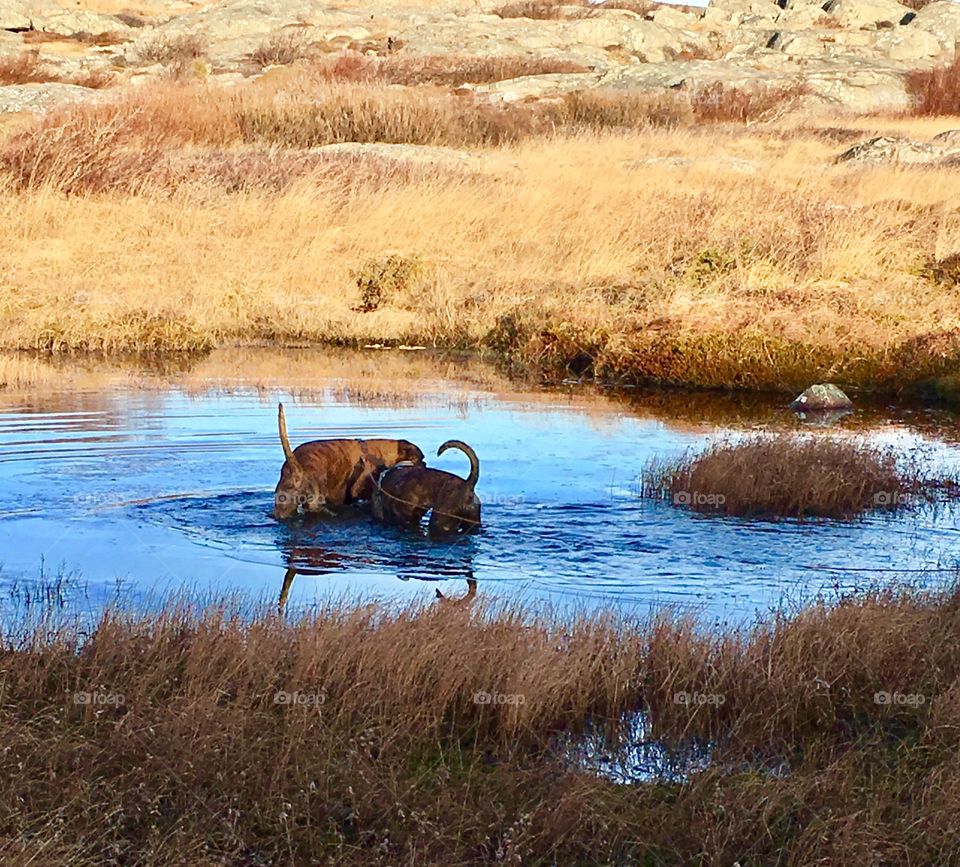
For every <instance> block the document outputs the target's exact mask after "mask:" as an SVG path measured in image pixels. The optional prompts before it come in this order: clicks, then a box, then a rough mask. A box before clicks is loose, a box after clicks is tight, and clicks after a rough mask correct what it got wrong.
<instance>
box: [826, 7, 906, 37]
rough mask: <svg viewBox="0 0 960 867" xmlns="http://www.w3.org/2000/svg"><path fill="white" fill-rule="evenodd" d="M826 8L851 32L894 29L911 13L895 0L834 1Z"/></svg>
mask: <svg viewBox="0 0 960 867" xmlns="http://www.w3.org/2000/svg"><path fill="white" fill-rule="evenodd" d="M827 8H828V9H829V10H830V14H831V15H832V16H833V17H834V18H835V19H836V20H837V23H838V24H839V25H840V26H841V27H845V28H850V29H851V30H860V29H868V30H877V29H878V28H880V27H896V26H897V25H898V24H899V23H900V22H901V21H902V20H903V18H904V16H905V15H908V14H909V13H910V12H911V10H910V9H909V8H908V7H906V6H903V5H901V4H900V3H897V2H896V0H835V2H833V3H830V4H829V5H828V6H827Z"/></svg>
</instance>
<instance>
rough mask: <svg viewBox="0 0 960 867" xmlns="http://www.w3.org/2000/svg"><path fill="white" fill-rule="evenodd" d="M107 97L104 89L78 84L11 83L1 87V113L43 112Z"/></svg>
mask: <svg viewBox="0 0 960 867" xmlns="http://www.w3.org/2000/svg"><path fill="white" fill-rule="evenodd" d="M106 98H107V97H106V95H105V94H104V92H103V91H100V90H91V89H90V88H89V87H78V86H77V85H76V84H60V83H57V82H49V83H47V84H11V85H8V86H7V87H0V114H6V113H14V112H20V111H29V112H32V113H33V114H42V113H43V112H45V111H48V110H49V109H51V108H54V107H56V106H60V105H68V104H70V103H75V102H84V101H102V100H104V99H106Z"/></svg>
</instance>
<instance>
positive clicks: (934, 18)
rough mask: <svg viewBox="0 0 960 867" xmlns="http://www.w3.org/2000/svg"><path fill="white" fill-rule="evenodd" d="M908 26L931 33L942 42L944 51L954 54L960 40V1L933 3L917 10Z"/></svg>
mask: <svg viewBox="0 0 960 867" xmlns="http://www.w3.org/2000/svg"><path fill="white" fill-rule="evenodd" d="M906 26H907V27H908V28H909V29H910V30H923V31H926V32H927V33H930V34H931V35H932V36H933V37H934V38H935V39H936V40H937V41H938V42H939V43H940V45H941V47H942V49H943V51H944V52H945V53H947V54H950V55H951V56H952V52H953V51H954V50H955V48H956V45H957V43H958V42H960V3H957V2H954V0H941V2H938V3H931V4H930V5H929V6H924V7H923V9H921V10H920V11H919V12H917V14H916V16H915V17H914V18H913V19H912V20H911V21H910V23H909V24H908V25H906Z"/></svg>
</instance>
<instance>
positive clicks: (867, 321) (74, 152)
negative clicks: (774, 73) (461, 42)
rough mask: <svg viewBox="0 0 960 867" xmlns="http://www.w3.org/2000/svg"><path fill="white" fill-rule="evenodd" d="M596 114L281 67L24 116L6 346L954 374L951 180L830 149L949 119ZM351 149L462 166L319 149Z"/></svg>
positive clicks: (15, 156) (661, 369) (823, 375)
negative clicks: (948, 262) (737, 119)
mask: <svg viewBox="0 0 960 867" xmlns="http://www.w3.org/2000/svg"><path fill="white" fill-rule="evenodd" d="M604 99H605V98H604V97H601V96H594V97H591V98H589V99H582V98H581V99H567V100H566V101H565V102H564V103H563V104H562V105H560V106H559V107H558V106H554V107H552V108H550V109H549V110H539V109H538V110H534V109H532V108H525V107H523V106H519V107H517V106H514V107H512V108H510V109H503V110H498V109H489V108H486V107H483V106H474V105H473V104H472V103H464V102H463V101H462V100H459V98H458V97H455V96H452V95H450V94H449V93H448V92H446V91H444V90H443V89H442V88H436V87H433V86H423V87H418V88H396V87H390V86H387V85H386V84H384V83H383V82H381V81H369V80H367V81H361V82H357V81H350V82H342V81H331V80H330V78H329V69H325V71H322V73H321V74H316V73H313V74H311V75H304V74H302V73H295V72H290V71H289V70H279V71H278V75H277V76H275V77H271V76H266V77H264V79H261V80H260V82H259V83H258V84H256V85H248V86H244V87H242V88H238V89H236V90H226V89H223V90H220V89H216V88H213V87H208V86H205V85H202V84H180V83H161V84H159V85H152V86H149V87H147V88H144V89H141V90H138V91H137V92H136V93H135V94H134V95H133V96H128V97H126V98H121V99H120V100H119V102H117V103H115V104H113V103H111V104H110V105H108V106H107V107H105V108H91V109H70V110H67V111H65V112H62V113H60V114H59V115H55V116H53V117H52V118H49V119H47V120H45V121H40V122H35V123H33V124H26V125H24V124H20V125H19V126H15V127H14V128H13V131H10V132H8V134H7V138H6V140H5V142H4V143H3V145H2V149H0V178H5V179H4V180H2V183H3V184H4V186H5V195H4V197H3V201H2V203H0V233H2V237H3V239H4V243H3V244H2V245H0V273H2V274H3V275H4V279H3V281H2V288H0V325H2V328H0V335H2V336H0V347H2V348H3V349H6V350H42V351H53V352H61V351H85V350H105V351H114V350H136V351H151V350H157V351H162V350H181V349H203V348H207V347H212V346H225V345H233V344H251V343H261V342H267V343H271V344H278V345H304V344H317V343H327V344H330V343H334V344H365V343H369V342H380V343H383V342H387V343H397V344H401V343H407V344H423V345H428V346H437V347H457V348H467V349H489V350H492V351H495V352H498V353H502V354H504V355H506V356H507V357H510V358H511V359H513V360H515V361H518V362H521V363H525V364H528V365H532V366H533V367H535V368H538V369H545V370H565V369H567V368H568V366H570V367H572V368H573V369H574V371H575V372H578V373H580V372H586V373H592V374H596V375H600V376H612V377H622V378H626V379H631V380H645V379H649V380H654V381H659V382H665V383H671V384H684V385H694V386H707V387H710V386H727V387H729V386H734V387H745V388H765V389H778V390H789V389H795V388H797V387H800V386H804V385H806V384H809V381H810V380H812V379H821V380H822V379H836V380H838V381H841V382H845V383H848V384H851V385H854V386H866V387H878V388H900V387H903V386H912V385H913V384H914V383H916V382H917V381H920V380H925V379H928V378H932V377H937V376H941V375H943V374H946V373H950V372H951V371H952V370H955V369H956V365H957V362H958V359H960V304H958V294H957V293H958V288H957V286H956V285H949V284H945V283H944V282H943V281H942V280H938V279H936V278H935V277H933V276H931V265H932V264H934V263H936V262H937V261H938V260H943V259H945V258H947V257H949V256H951V255H954V254H957V253H958V252H960V207H958V204H957V203H958V202H960V174H958V173H957V172H956V170H955V169H947V168H934V169H921V168H913V169H901V168H896V167H891V166H872V167H871V166H854V165H837V164H835V163H834V159H835V157H836V155H837V154H838V153H839V152H840V151H842V150H844V149H845V148H846V147H847V146H849V144H852V143H855V142H857V141H860V140H862V139H864V138H867V137H869V136H870V135H871V134H875V133H877V132H880V131H884V132H892V133H899V134H909V135H910V136H912V137H915V138H921V139H924V138H929V137H930V136H932V135H934V134H936V133H937V132H940V131H943V130H945V129H950V128H953V127H958V126H960V118H941V117H934V118H927V117H925V118H900V119H898V118H857V119H854V120H849V119H845V120H827V121H811V120H804V119H803V118H798V117H796V116H795V115H788V116H786V117H780V118H775V119H772V120H766V121H764V120H762V119H761V120H758V121H751V122H749V123H747V124H743V123H706V122H703V121H698V120H697V118H698V116H699V115H697V108H696V106H694V107H693V109H691V108H690V106H689V105H686V106H683V107H678V106H676V105H671V106H665V104H663V103H659V104H656V105H654V104H652V103H651V101H650V100H649V98H646V102H645V103H641V102H640V101H638V99H637V98H620V97H613V98H609V99H608V100H607V101H606V102H604ZM624 99H627V100H628V102H627V103H624V101H623V100H624ZM630 99H632V100H633V101H632V102H629V100H630ZM458 100H459V101H458ZM624 105H626V106H627V108H628V109H629V112H633V113H634V114H630V113H629V112H627V111H626V109H625V108H624ZM644 106H646V108H644ZM738 110H739V109H738ZM544 111H546V113H544ZM644 111H646V112H647V114H644V113H643V112H644ZM691 111H692V114H691ZM747 115H749V111H748V112H747ZM624 116H626V117H627V118H628V120H629V125H628V126H625V121H624V120H623V117H624ZM763 116H765V115H761V118H762V117H763ZM630 118H634V119H633V120H630ZM841 124H842V128H838V126H840V125H841ZM350 140H361V141H388V142H389V141H395V142H403V141H407V142H409V141H412V142H417V143H421V144H426V145H440V146H448V145H453V146H456V147H458V148H459V149H460V151H458V152H457V153H460V152H466V153H468V154H469V155H470V156H469V157H467V158H465V160H466V161H465V162H463V163H462V164H461V162H459V161H457V160H456V159H453V158H448V155H447V154H446V152H441V155H440V157H438V158H436V159H439V160H440V162H429V161H428V162H422V161H421V162H399V163H398V162H395V161H393V160H392V159H389V158H385V157H383V156H379V157H377V156H374V157H362V156H350V155H344V154H339V155H330V154H318V153H317V152H316V151H315V150H310V148H312V147H314V146H316V145H318V144H323V143H326V142H337V141H350ZM431 158H432V157H431ZM364 287H366V289H364ZM361 290H364V291H361ZM371 299H372V303H371Z"/></svg>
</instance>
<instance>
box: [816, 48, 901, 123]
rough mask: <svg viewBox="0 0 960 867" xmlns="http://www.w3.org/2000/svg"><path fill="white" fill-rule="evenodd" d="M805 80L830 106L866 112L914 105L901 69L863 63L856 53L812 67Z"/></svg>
mask: <svg viewBox="0 0 960 867" xmlns="http://www.w3.org/2000/svg"><path fill="white" fill-rule="evenodd" d="M804 81H805V83H806V85H807V87H808V88H809V89H810V91H811V93H812V94H814V95H815V96H817V97H818V98H819V99H821V100H822V101H823V102H824V103H825V104H826V105H827V106H831V107H833V108H838V109H841V110H844V111H850V112H856V113H858V114H866V113H871V112H876V111H904V110H906V109H907V108H909V106H910V96H909V94H908V93H907V88H906V85H905V84H904V80H903V74H902V72H901V71H900V70H898V69H896V68H893V67H884V66H879V65H874V64H872V63H871V64H866V63H862V62H861V61H859V60H858V59H857V58H856V57H841V58H837V59H835V62H834V63H832V64H830V65H828V66H824V67H823V68H821V69H810V70H809V71H808V72H807V73H806V75H805V76H804Z"/></svg>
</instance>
